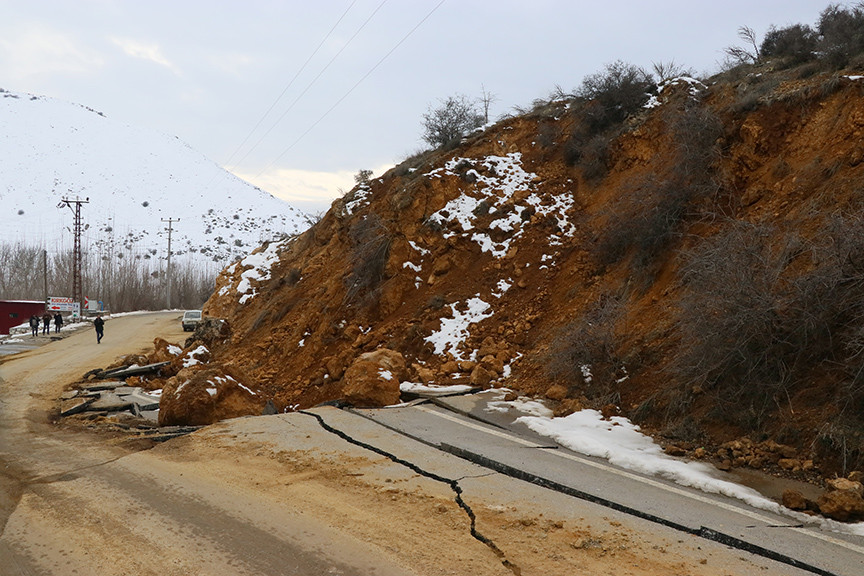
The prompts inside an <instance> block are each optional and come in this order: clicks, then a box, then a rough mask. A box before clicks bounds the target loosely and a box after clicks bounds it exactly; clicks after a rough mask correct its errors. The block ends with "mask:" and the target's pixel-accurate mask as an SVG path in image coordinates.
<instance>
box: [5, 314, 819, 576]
mask: <svg viewBox="0 0 864 576" xmlns="http://www.w3.org/2000/svg"><path fill="white" fill-rule="evenodd" d="M179 317H180V315H179V313H177V312H163V313H152V314H141V315H130V316H123V317H117V318H113V319H111V320H109V321H108V322H107V323H106V326H105V338H104V339H103V340H102V343H101V344H98V345H97V344H96V338H95V334H94V333H93V331H92V329H90V330H85V331H82V332H80V333H75V334H73V335H71V336H69V337H67V338H64V339H63V340H60V341H56V342H51V343H50V344H46V345H44V346H42V347H40V348H38V349H35V350H31V351H29V352H26V353H23V354H19V355H16V356H11V357H8V358H4V359H2V360H0V574H2V575H3V576H7V575H8V576H18V575H31V574H39V575H42V574H48V575H55V574H56V575H64V576H65V575H69V574H78V575H91V574H92V575H130V576H131V575H136V576H138V575H154V576H155V575H160V576H168V575H176V576H180V575H183V576H189V575H193V576H194V575H214V576H215V575H235V574H236V575H253V574H256V575H282V574H286V575H287V574H303V575H318V574H345V575H348V574H351V575H355V574H357V575H360V574H369V575H372V574H374V575H378V576H387V575H397V574H398V575H403V574H409V575H410V574H423V575H426V574H429V575H444V574H475V575H487V574H488V575H507V574H525V575H527V574H556V573H560V574H571V573H586V574H620V575H625V574H632V575H659V574H664V575H666V574H688V575H706V576H708V575H721V574H724V575H726V574H728V575H746V574H753V573H759V574H763V575H766V576H773V575H781V574H782V575H798V574H804V573H803V572H800V571H797V570H795V569H793V568H790V567H789V566H784V565H782V564H776V563H774V562H772V561H770V560H766V559H764V558H761V557H753V556H750V555H748V554H747V553H745V552H742V551H740V550H733V549H730V548H727V547H725V546H722V545H720V544H716V543H712V542H709V541H705V540H701V539H698V538H694V537H692V536H687V535H682V534H680V533H677V532H675V531H673V530H667V529H664V528H663V527H660V526H657V525H653V524H649V523H648V522H645V521H643V520H639V519H637V518H632V517H629V516H626V515H623V514H619V513H617V512H615V511H613V510H609V509H607V508H602V507H600V506H597V505H594V504H591V503H589V502H585V501H578V500H574V499H572V498H569V497H566V496H563V495H560V494H557V493H554V492H551V491H549V490H545V489H543V488H540V487H537V486H533V485H531V484H527V483H524V482H521V481H518V480H514V479H511V478H508V477H506V476H503V475H500V474H497V473H495V472H491V471H490V470H488V469H485V468H481V467H479V466H476V465H474V464H471V463H469V462H467V461H465V460H461V459H459V458H456V457H455V456H452V455H449V454H445V453H443V452H440V451H438V450H436V449H434V448H432V447H429V446H427V445H425V444H421V443H418V442H416V441H413V440H410V439H409V438H407V437H405V436H403V435H400V434H397V433H395V432H393V431H391V430H388V429H387V428H384V427H381V426H378V425H376V424H375V423H373V422H371V421H370V420H368V419H365V418H362V417H360V416H358V415H355V414H351V413H348V412H343V411H339V410H336V409H334V408H318V409H315V410H312V411H309V412H307V413H291V414H281V415H274V416H262V417H250V418H240V419H235V420H231V421H226V422H222V423H219V424H216V425H213V426H209V427H206V428H204V429H202V430H199V431H198V432H195V433H194V434H191V435H189V436H185V437H182V438H176V439H174V440H170V441H168V442H166V443H164V444H161V445H158V446H157V447H155V448H152V449H149V450H140V449H139V448H140V446H139V447H138V448H136V447H135V446H134V445H131V444H129V443H126V442H124V441H123V439H122V438H116V437H106V436H105V435H104V434H103V435H100V434H95V433H87V432H81V431H72V430H69V429H66V428H64V427H61V426H58V425H56V424H54V423H52V422H51V419H50V414H51V411H52V409H53V408H54V407H55V406H56V404H55V403H56V398H58V396H59V395H60V393H61V392H62V390H63V389H64V387H65V386H66V385H68V384H69V383H71V382H74V381H76V380H77V379H78V378H80V377H81V375H82V374H84V373H85V372H87V371H88V370H91V369H93V368H99V367H104V366H106V365H108V364H110V363H112V362H113V361H114V360H115V359H116V358H118V357H120V356H123V355H126V354H131V353H138V352H142V351H145V350H146V349H148V348H149V347H151V346H152V341H153V338H154V337H156V336H160V337H163V338H165V339H166V340H168V341H170V342H176V343H180V344H182V342H183V341H184V340H185V335H184V334H183V332H182V329H181V327H180V322H179ZM318 416H323V418H324V419H325V420H327V421H328V422H330V423H331V424H333V425H334V426H338V427H339V428H340V429H341V430H342V435H341V436H340V435H336V434H334V433H332V432H330V431H327V430H325V429H324V428H322V426H321V424H320V422H319V420H318V418H317V417H318ZM352 436H356V437H358V438H359V437H362V438H363V445H358V444H357V443H351V442H349V441H346V438H350V437H352ZM370 447H371V448H373V449H370ZM388 454H394V455H400V456H399V457H398V458H391V457H388ZM426 471H431V472H432V473H431V474H429V473H426ZM444 478H446V479H454V480H456V481H458V485H459V486H460V489H461V490H462V494H461V501H462V503H463V504H464V506H460V504H459V503H458V502H457V499H456V498H455V493H454V491H453V488H452V485H451V483H448V482H445V481H442V479H444ZM469 510H470V514H469V512H468V511H469ZM472 516H473V522H474V529H473V532H474V534H473V535H472Z"/></svg>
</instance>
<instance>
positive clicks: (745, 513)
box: [413, 406, 864, 554]
mask: <svg viewBox="0 0 864 576" xmlns="http://www.w3.org/2000/svg"><path fill="white" fill-rule="evenodd" d="M413 408H414V409H416V410H422V411H423V412H426V413H427V414H431V415H433V416H437V417H439V418H443V419H445V420H450V421H451V422H455V423H456V424H460V425H462V426H464V427H466V428H471V429H473V430H478V431H480V432H484V433H486V434H490V435H492V436H498V437H499V438H504V439H506V440H509V441H511V442H514V443H516V444H522V445H523V446H527V447H529V448H544V447H546V446H547V445H545V444H537V443H536V442H531V441H530V440H525V439H524V438H519V437H518V436H513V435H511V434H508V433H506V432H502V431H500V430H496V429H494V428H489V427H487V426H482V425H480V424H476V423H474V422H471V421H469V420H465V419H463V418H460V417H459V416H454V415H453V414H449V413H447V412H441V411H439V410H436V409H434V408H430V407H428V406H414V407H413ZM549 454H554V455H556V456H559V457H561V458H566V459H568V460H574V461H576V462H579V463H580V464H584V465H586V466H591V467H593V468H597V469H598V470H603V471H604V472H608V473H610V474H615V475H618V476H621V477H623V478H628V479H630V480H634V481H636V482H642V483H643V484H647V485H649V486H653V487H655V488H658V489H660V490H665V491H667V492H671V493H673V494H676V495H678V496H683V497H685V498H690V499H692V500H696V501H698V502H702V503H704V504H709V505H711V506H716V507H718V508H722V509H724V510H726V511H729V512H734V513H737V514H741V515H743V516H747V517H749V518H752V519H753V520H758V521H759V522H764V523H765V524H768V525H769V526H772V525H774V524H775V523H776V522H775V520H774V519H773V518H768V517H767V516H763V515H762V514H759V513H758V512H754V511H753V510H748V509H746V508H740V507H738V506H734V505H732V504H728V503H726V502H721V501H718V500H714V499H712V498H707V497H705V496H702V495H701V494H696V493H693V492H690V491H687V490H683V489H681V488H678V487H676V486H670V485H668V484H664V483H662V482H658V481H656V480H652V479H651V478H647V477H645V476H639V475H637V474H633V473H631V472H627V471H625V470H622V469H620V468H616V467H614V466H612V465H610V464H602V463H600V462H594V461H593V460H589V459H587V458H584V457H581V456H577V455H575V454H568V453H566V452H561V451H559V450H555V451H551V452H549ZM814 526H815V525H814ZM816 527H818V526H816ZM789 529H790V530H794V531H796V532H799V533H801V534H806V535H807V536H812V537H813V538H818V539H819V540H823V541H825V542H830V543H831V544H835V545H837V546H842V547H843V548H847V549H849V550H852V551H853V552H857V553H858V554H864V547H862V546H858V545H856V544H852V543H851V542H846V541H845V540H840V539H839V538H834V537H832V536H829V535H827V534H823V533H821V532H813V531H811V530H807V529H804V528H796V527H790V528H789Z"/></svg>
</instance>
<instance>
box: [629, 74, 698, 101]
mask: <svg viewBox="0 0 864 576" xmlns="http://www.w3.org/2000/svg"><path fill="white" fill-rule="evenodd" d="M682 84H686V85H687V86H689V93H690V97H691V98H694V99H695V98H698V97H699V94H700V93H701V92H702V91H703V90H705V89H706V88H707V86H705V84H703V83H702V82H700V81H699V80H696V79H695V78H691V77H689V76H678V77H677V78H670V79H669V80H665V81H663V82H661V83H660V84H658V85H657V94H652V95H651V97H650V98H648V102H646V103H645V106H644V108H656V107H658V106H660V105H661V104H663V102H662V100H661V97H662V95H663V90H665V89H666V88H667V87H668V86H679V85H682Z"/></svg>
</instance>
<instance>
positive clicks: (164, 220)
mask: <svg viewBox="0 0 864 576" xmlns="http://www.w3.org/2000/svg"><path fill="white" fill-rule="evenodd" d="M179 221H180V219H179V218H177V219H176V220H175V219H173V218H168V219H167V220H166V219H165V218H162V222H167V223H168V271H167V274H168V289H167V300H168V302H167V304H168V309H169V310H170V309H171V232H172V228H171V225H172V224H173V223H174V222H179Z"/></svg>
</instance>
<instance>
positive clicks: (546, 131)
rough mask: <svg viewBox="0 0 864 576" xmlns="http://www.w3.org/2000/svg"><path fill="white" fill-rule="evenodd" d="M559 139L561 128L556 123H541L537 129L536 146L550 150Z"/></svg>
mask: <svg viewBox="0 0 864 576" xmlns="http://www.w3.org/2000/svg"><path fill="white" fill-rule="evenodd" d="M560 137H561V126H560V125H559V124H558V123H557V122H542V123H541V124H540V126H539V128H538V129H537V144H539V145H540V146H541V147H542V148H551V147H552V146H554V145H555V144H556V143H557V141H558V139H559V138H560Z"/></svg>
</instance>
